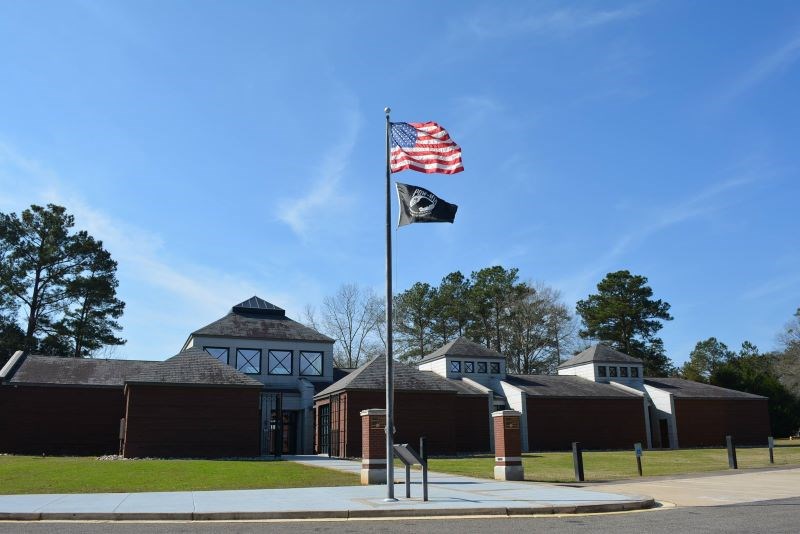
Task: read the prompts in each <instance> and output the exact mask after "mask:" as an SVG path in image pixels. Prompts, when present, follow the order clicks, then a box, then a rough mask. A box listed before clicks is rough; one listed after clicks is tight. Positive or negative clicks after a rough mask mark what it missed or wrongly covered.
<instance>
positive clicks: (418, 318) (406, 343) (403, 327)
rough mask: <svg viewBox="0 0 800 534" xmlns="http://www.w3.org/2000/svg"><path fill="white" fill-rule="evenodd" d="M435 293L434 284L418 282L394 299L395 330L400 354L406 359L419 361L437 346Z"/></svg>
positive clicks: (401, 357) (406, 360) (405, 360)
mask: <svg viewBox="0 0 800 534" xmlns="http://www.w3.org/2000/svg"><path fill="white" fill-rule="evenodd" d="M435 294H436V291H435V290H434V288H433V287H431V286H430V284H427V283H424V282H416V283H415V284H414V285H412V286H411V287H410V288H408V289H406V290H405V291H403V292H402V293H400V294H398V295H397V296H396V297H395V299H394V331H395V334H396V339H397V341H398V349H399V350H398V355H399V357H400V359H401V360H402V361H404V362H408V361H415V360H417V359H418V358H420V357H422V356H424V355H425V354H427V353H428V352H431V351H432V350H433V335H432V334H431V326H432V324H433V319H432V318H431V309H432V307H433V298H434V296H435Z"/></svg>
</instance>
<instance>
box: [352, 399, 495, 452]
mask: <svg viewBox="0 0 800 534" xmlns="http://www.w3.org/2000/svg"><path fill="white" fill-rule="evenodd" d="M342 398H343V400H342V401H341V402H342V403H343V404H344V405H345V408H344V409H345V410H346V416H345V417H346V419H347V420H346V421H345V424H344V425H343V426H342V428H343V429H346V430H345V431H346V435H345V436H344V437H343V438H342V440H343V444H344V445H343V448H342V451H343V454H344V456H347V457H351V458H358V457H361V416H360V415H359V414H360V412H361V410H367V409H369V408H385V405H386V401H385V396H384V393H383V392H380V391H358V390H353V391H348V392H346V393H343V394H342ZM488 418H489V413H488V403H487V399H486V397H483V396H475V397H472V396H460V395H456V394H454V393H436V392H395V427H396V433H395V436H394V442H395V443H410V444H411V446H412V447H414V449H417V448H418V446H419V438H420V436H425V437H427V438H428V439H427V447H428V453H429V454H431V455H442V454H455V453H457V452H469V451H487V452H488V451H489V419H488Z"/></svg>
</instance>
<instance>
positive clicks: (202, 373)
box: [128, 348, 263, 388]
mask: <svg viewBox="0 0 800 534" xmlns="http://www.w3.org/2000/svg"><path fill="white" fill-rule="evenodd" d="M158 364H159V365H157V366H154V367H151V368H150V369H147V370H145V371H144V372H142V373H140V374H139V375H138V376H136V377H134V378H132V379H130V380H128V383H132V384H165V385H166V384H184V385H198V386H199V385H202V386H241V387H259V388H260V387H263V384H262V383H261V382H259V381H258V380H255V379H253V378H251V377H249V376H247V375H246V374H244V373H242V372H239V371H237V370H236V369H234V368H233V367H231V366H229V365H225V364H224V363H222V362H220V361H219V360H217V359H216V358H214V357H212V356H210V355H209V354H208V353H207V352H206V351H204V350H202V349H197V348H192V349H188V350H185V351H183V352H180V353H178V354H176V355H175V356H173V357H172V358H169V359H168V360H166V361H163V362H158Z"/></svg>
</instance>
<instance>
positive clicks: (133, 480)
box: [0, 456, 359, 495]
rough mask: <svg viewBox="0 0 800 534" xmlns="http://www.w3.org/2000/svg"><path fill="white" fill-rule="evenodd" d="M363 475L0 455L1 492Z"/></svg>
mask: <svg viewBox="0 0 800 534" xmlns="http://www.w3.org/2000/svg"><path fill="white" fill-rule="evenodd" d="M358 484H359V478H358V476H357V475H353V474H349V473H342V472H339V471H334V470H332V469H324V468H321V467H309V466H305V465H300V464H297V463H294V462H283V461H228V460H131V461H122V460H116V461H101V460H97V459H95V458H93V457H92V458H86V457H47V458H42V457H39V456H0V494H4V495H8V494H22V493H116V492H139V491H190V490H228V489H264V488H299V487H311V486H322V487H325V486H355V485H358Z"/></svg>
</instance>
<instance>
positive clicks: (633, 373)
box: [631, 367, 639, 378]
mask: <svg viewBox="0 0 800 534" xmlns="http://www.w3.org/2000/svg"><path fill="white" fill-rule="evenodd" d="M631 378H639V368H638V367H631Z"/></svg>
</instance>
